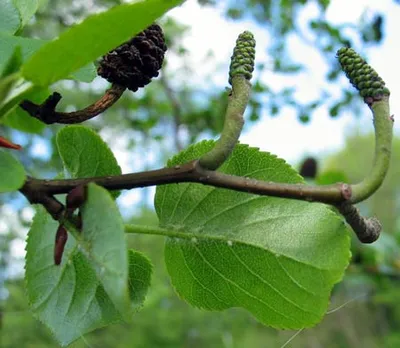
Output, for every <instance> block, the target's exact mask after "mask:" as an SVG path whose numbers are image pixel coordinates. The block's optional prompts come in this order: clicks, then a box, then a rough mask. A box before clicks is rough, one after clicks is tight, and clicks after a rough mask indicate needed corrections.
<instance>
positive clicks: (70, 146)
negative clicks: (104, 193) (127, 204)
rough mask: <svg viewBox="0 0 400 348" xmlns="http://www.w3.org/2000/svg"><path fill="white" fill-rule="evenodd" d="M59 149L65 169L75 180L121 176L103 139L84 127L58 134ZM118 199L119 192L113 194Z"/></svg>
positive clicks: (74, 127) (67, 128)
mask: <svg viewBox="0 0 400 348" xmlns="http://www.w3.org/2000/svg"><path fill="white" fill-rule="evenodd" d="M57 147H58V152H59V153H60V157H61V159H62V161H63V164H64V167H65V169H66V170H67V171H68V172H69V174H70V176H71V177H73V178H87V177H92V176H105V175H119V174H121V168H120V166H119V165H118V163H117V160H116V159H115V157H114V154H113V153H112V151H111V150H110V148H109V147H108V145H107V144H106V143H105V142H104V141H103V140H102V139H101V137H100V136H99V135H98V134H97V133H95V132H94V131H93V130H91V129H90V128H87V127H83V126H69V127H64V128H63V129H61V130H60V131H59V132H58V134H57ZM113 196H114V197H117V196H118V192H113Z"/></svg>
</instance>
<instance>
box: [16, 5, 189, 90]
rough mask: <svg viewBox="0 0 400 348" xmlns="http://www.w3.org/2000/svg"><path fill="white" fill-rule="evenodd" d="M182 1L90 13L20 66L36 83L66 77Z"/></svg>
mask: <svg viewBox="0 0 400 348" xmlns="http://www.w3.org/2000/svg"><path fill="white" fill-rule="evenodd" d="M182 2H183V1H182V0H147V1H141V2H135V3H132V4H124V5H119V6H115V7H113V8H111V9H110V10H108V11H106V12H103V13H100V14H96V15H92V16H90V17H88V18H87V19H86V20H84V21H83V22H82V23H80V24H78V25H76V26H74V27H72V28H71V29H69V30H66V31H65V32H64V33H62V34H61V35H60V37H59V38H58V39H56V40H54V41H51V42H50V43H48V44H47V45H45V46H43V47H42V48H41V49H40V50H39V51H38V52H37V53H36V54H35V55H34V56H32V58H31V59H30V60H29V61H28V62H26V64H25V65H24V66H23V68H22V73H23V75H24V76H25V77H26V78H27V79H28V80H31V81H32V82H34V83H35V84H38V85H43V86H46V85H50V84H51V83H53V82H55V81H58V80H60V79H63V78H65V77H67V76H68V75H69V74H71V73H72V72H73V71H76V70H77V69H79V68H80V67H82V66H83V65H85V64H87V63H89V62H92V61H94V60H95V59H97V58H98V57H99V56H101V55H102V54H105V53H106V52H107V51H109V50H111V49H113V48H115V47H117V46H118V45H120V44H121V43H123V42H124V41H127V40H128V39H130V38H131V37H133V36H135V35H136V34H137V33H139V32H140V31H141V30H143V29H145V28H146V27H147V26H149V25H150V24H151V23H152V22H153V21H154V20H155V19H157V18H158V17H160V16H161V15H163V14H164V13H165V12H167V11H168V10H169V9H171V8H172V7H175V6H177V5H179V4H180V3H182Z"/></svg>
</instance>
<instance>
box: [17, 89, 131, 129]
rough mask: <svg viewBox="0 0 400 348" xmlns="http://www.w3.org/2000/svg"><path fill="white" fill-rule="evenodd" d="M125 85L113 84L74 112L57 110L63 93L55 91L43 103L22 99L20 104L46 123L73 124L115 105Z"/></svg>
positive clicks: (30, 113)
mask: <svg viewBox="0 0 400 348" xmlns="http://www.w3.org/2000/svg"><path fill="white" fill-rule="evenodd" d="M125 89H126V88H125V87H123V86H120V85H117V84H113V85H112V86H111V88H109V89H108V90H107V91H106V92H105V94H104V95H103V96H102V97H101V98H100V99H99V100H97V101H96V102H94V103H93V104H91V105H89V106H88V107H86V108H84V109H82V110H77V111H73V112H58V111H56V107H57V104H58V103H59V102H60V100H61V98H62V97H61V94H59V93H57V92H54V93H53V94H52V95H51V96H49V97H48V98H47V99H46V100H45V101H44V102H43V103H42V104H35V103H33V102H31V101H29V100H24V101H22V102H21V103H20V104H19V106H20V107H21V108H22V109H24V110H25V111H26V112H27V113H28V114H29V115H31V116H32V117H35V118H37V119H38V120H40V121H42V122H43V123H46V124H53V123H63V124H73V123H81V122H84V121H87V120H89V119H91V118H93V117H95V116H97V115H99V114H101V113H102V112H104V111H105V110H107V109H108V108H109V107H110V106H112V105H114V104H115V103H116V102H117V101H118V99H119V98H121V96H122V94H123V93H124V91H125Z"/></svg>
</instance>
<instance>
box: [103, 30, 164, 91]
mask: <svg viewBox="0 0 400 348" xmlns="http://www.w3.org/2000/svg"><path fill="white" fill-rule="evenodd" d="M166 51H167V46H166V45H165V39H164V34H163V31H162V29H161V27H160V26H159V25H157V24H152V25H151V26H149V27H148V28H147V29H145V30H143V31H142V32H140V33H139V34H138V35H136V36H135V37H134V38H132V39H131V40H129V41H128V42H125V43H124V44H122V45H121V46H118V47H117V48H115V49H114V50H112V51H110V52H109V53H107V54H106V55H105V56H103V58H102V60H101V62H100V65H99V67H98V69H97V73H98V74H99V75H100V76H101V77H103V78H105V79H106V80H107V81H109V82H111V83H115V84H118V85H120V86H124V87H126V88H128V89H130V90H131V91H133V92H136V91H137V90H138V89H139V88H140V87H144V86H146V85H147V84H149V83H150V81H151V79H152V78H153V77H157V76H158V73H159V70H160V69H161V66H162V63H163V60H164V54H165V52H166Z"/></svg>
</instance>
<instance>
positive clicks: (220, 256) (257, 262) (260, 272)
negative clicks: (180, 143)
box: [155, 142, 350, 329]
mask: <svg viewBox="0 0 400 348" xmlns="http://www.w3.org/2000/svg"><path fill="white" fill-rule="evenodd" d="M213 145H214V143H213V142H202V143H199V144H197V145H195V146H191V147H190V148H189V149H187V150H186V151H184V152H182V153H180V154H178V155H177V156H176V157H174V158H173V159H172V160H171V161H170V162H169V163H168V165H169V166H174V165H177V164H181V163H184V162H187V161H190V160H193V159H196V158H199V157H200V156H201V155H202V154H204V153H206V152H207V151H209V150H210V149H211V148H212V147H213ZM220 170H221V171H222V172H224V173H228V174H235V175H239V176H244V177H249V178H255V179H259V180H266V181H275V182H287V183H300V182H302V179H301V177H300V176H299V175H298V174H297V173H296V172H295V171H294V170H293V169H292V168H291V167H289V165H287V164H286V163H285V162H284V161H283V160H281V159H278V158H277V157H275V156H274V155H271V154H269V153H264V152H260V151H258V150H257V149H254V148H249V147H248V146H246V145H238V146H236V148H235V149H234V151H233V153H232V155H231V157H230V158H229V160H228V161H227V162H226V163H225V164H224V165H223V166H222V167H221V169H220ZM155 207H156V211H157V214H158V217H159V219H160V226H161V227H163V228H166V229H169V230H172V231H178V232H180V233H184V234H187V237H188V238H169V239H168V240H167V243H166V247H165V261H166V265H167V269H168V272H169V274H170V276H171V280H172V283H173V285H174V287H175V288H176V290H177V292H178V293H179V295H180V296H182V297H183V298H184V299H186V300H187V301H188V302H189V303H191V304H192V305H194V306H196V307H201V308H205V309H210V310H222V309H226V308H230V307H243V308H245V309H247V310H248V311H250V312H251V313H252V314H253V315H254V316H255V317H256V318H257V319H258V320H259V321H261V322H262V323H264V324H266V325H270V326H273V327H279V328H291V329H294V328H302V327H307V326H311V325H314V324H315V323H317V322H318V321H320V320H321V318H322V316H323V314H324V313H325V312H326V310H327V307H328V302H329V294H330V291H331V289H332V287H333V285H334V284H335V283H337V282H338V281H339V280H340V279H341V278H342V276H343V272H344V270H345V268H346V267H347V265H348V262H349V258H350V252H349V247H350V245H349V243H350V238H349V235H348V230H347V228H346V226H345V224H344V222H343V219H342V218H341V217H339V216H338V215H337V214H336V213H334V212H333V211H332V209H330V208H329V207H328V206H325V205H323V204H318V203H308V202H301V201H296V200H288V199H280V198H273V197H267V196H257V195H252V194H248V193H243V192H235V191H231V190H226V189H217V188H213V187H209V186H205V185H201V184H192V183H185V184H178V185H176V184H174V185H168V186H161V187H160V186H159V187H157V192H156V197H155Z"/></svg>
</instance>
